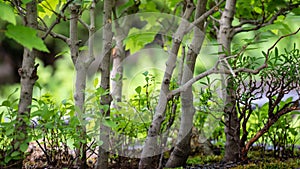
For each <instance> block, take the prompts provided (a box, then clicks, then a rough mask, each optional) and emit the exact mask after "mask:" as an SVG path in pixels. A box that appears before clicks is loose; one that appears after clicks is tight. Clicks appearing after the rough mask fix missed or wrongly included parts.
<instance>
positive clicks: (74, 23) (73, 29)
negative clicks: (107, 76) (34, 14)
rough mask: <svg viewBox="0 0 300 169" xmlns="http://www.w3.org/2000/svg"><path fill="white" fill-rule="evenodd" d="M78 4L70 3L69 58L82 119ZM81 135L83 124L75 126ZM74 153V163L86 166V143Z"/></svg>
mask: <svg viewBox="0 0 300 169" xmlns="http://www.w3.org/2000/svg"><path fill="white" fill-rule="evenodd" d="M79 9H80V6H79V5H76V4H75V3H72V4H71V5H70V11H71V19H70V42H69V46H70V51H71V58H72V61H73V64H74V67H75V70H76V80H75V94H74V101H75V106H76V107H77V108H78V109H79V110H80V112H76V115H77V117H78V118H79V120H80V121H82V120H83V119H82V115H83V113H84V102H85V93H84V91H85V88H86V74H87V70H86V65H85V63H84V61H85V60H84V58H83V56H80V57H79V41H78V18H79ZM77 130H78V132H79V133H80V135H81V139H84V138H85V135H86V131H85V126H81V127H79V128H77ZM76 155H77V156H78V157H80V158H78V159H77V161H76V163H77V165H78V166H80V167H81V168H87V164H86V144H80V147H79V148H78V149H77V150H76Z"/></svg>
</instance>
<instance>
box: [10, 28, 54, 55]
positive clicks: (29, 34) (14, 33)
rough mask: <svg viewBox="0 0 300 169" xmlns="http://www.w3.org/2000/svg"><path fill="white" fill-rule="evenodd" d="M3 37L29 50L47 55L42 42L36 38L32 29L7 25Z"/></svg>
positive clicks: (35, 33)
mask: <svg viewBox="0 0 300 169" xmlns="http://www.w3.org/2000/svg"><path fill="white" fill-rule="evenodd" d="M5 35H6V36H7V37H9V38H11V39H14V40H15V41H17V42H18V43H20V44H21V45H23V46H24V47H26V48H28V49H29V50H32V48H35V49H37V50H40V51H43V52H48V53H49V50H48V49H47V47H46V45H45V44H44V42H43V40H42V39H41V38H39V37H38V36H37V32H36V30H34V29H32V28H29V27H26V26H21V25H16V26H14V25H8V26H7V31H6V32H5Z"/></svg>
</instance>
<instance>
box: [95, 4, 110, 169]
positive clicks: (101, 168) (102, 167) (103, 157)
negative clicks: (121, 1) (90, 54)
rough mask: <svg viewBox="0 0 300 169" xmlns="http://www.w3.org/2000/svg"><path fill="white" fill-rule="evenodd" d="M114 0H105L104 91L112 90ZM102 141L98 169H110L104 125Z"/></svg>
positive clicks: (103, 101) (103, 98)
mask: <svg viewBox="0 0 300 169" xmlns="http://www.w3.org/2000/svg"><path fill="white" fill-rule="evenodd" d="M113 4H114V0H104V19H103V23H104V29H103V49H102V51H103V54H102V55H103V59H102V62H101V64H100V73H101V82H100V86H101V88H103V89H104V90H106V91H107V90H109V89H110V88H109V87H110V70H109V67H110V57H111V50H112V36H113V34H112V26H111V22H112V7H113ZM111 100H112V99H111V96H110V95H109V94H107V95H103V96H101V98H100V104H101V105H107V106H110V103H111ZM101 113H102V115H103V118H105V117H107V116H109V115H110V108H108V110H107V111H105V110H102V112H101ZM100 140H101V141H103V145H102V146H100V147H99V151H98V160H97V163H96V166H95V168H96V169H107V168H108V157H109V152H108V149H109V128H108V127H107V126H105V125H103V124H101V125H100Z"/></svg>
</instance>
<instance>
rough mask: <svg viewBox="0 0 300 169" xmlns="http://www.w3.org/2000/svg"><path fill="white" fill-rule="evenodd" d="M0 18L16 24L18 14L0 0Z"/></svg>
mask: <svg viewBox="0 0 300 169" xmlns="http://www.w3.org/2000/svg"><path fill="white" fill-rule="evenodd" d="M0 18H1V19H2V20H5V21H7V22H9V23H11V24H14V25H16V16H15V13H14V11H13V8H12V7H11V6H9V5H7V4H6V3H4V2H1V1H0Z"/></svg>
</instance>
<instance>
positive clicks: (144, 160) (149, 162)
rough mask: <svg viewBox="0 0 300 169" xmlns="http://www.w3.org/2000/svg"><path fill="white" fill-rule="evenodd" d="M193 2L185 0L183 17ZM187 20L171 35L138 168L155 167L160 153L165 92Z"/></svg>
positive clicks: (147, 168) (186, 14)
mask: <svg viewBox="0 0 300 169" xmlns="http://www.w3.org/2000/svg"><path fill="white" fill-rule="evenodd" d="M194 8H195V7H194V4H193V2H192V1H187V7H186V10H185V12H184V15H183V19H188V18H189V17H190V16H191V14H192V12H193V11H194ZM187 26H188V22H187V21H185V20H182V22H181V23H180V25H179V27H178V29H177V31H176V33H175V34H174V36H173V42H172V48H171V51H170V53H169V57H168V60H167V62H166V69H165V73H164V77H163V80H162V84H161V89H160V94H159V101H158V105H157V106H156V109H155V114H154V117H153V120H152V123H151V125H150V127H149V130H148V135H147V138H146V141H145V145H144V148H143V151H142V155H141V160H140V163H139V169H152V168H154V167H156V165H157V164H156V160H155V158H156V157H155V156H157V155H158V154H160V152H161V150H160V147H159V145H158V141H159V140H158V139H159V138H160V137H158V135H159V134H160V129H161V124H162V122H163V120H164V118H165V111H166V106H167V102H168V99H167V94H168V93H169V91H170V90H169V85H170V82H171V78H172V74H173V71H174V69H175V66H176V60H177V55H178V50H179V47H180V44H181V41H182V39H183V36H184V34H185V31H186V29H187Z"/></svg>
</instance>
